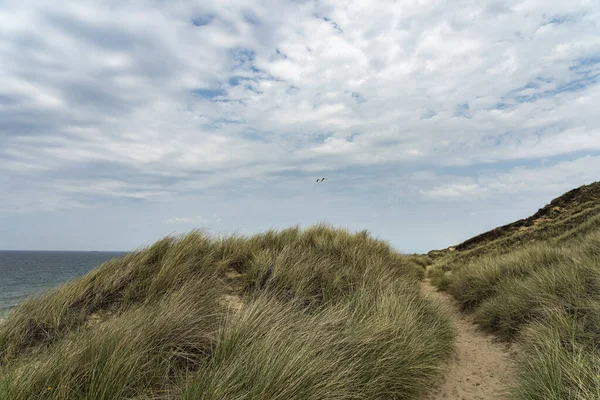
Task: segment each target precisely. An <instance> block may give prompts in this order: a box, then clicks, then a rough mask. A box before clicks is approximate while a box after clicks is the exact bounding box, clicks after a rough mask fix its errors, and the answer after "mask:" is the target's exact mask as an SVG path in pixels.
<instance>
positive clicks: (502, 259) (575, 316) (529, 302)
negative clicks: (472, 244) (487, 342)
mask: <svg viewBox="0 0 600 400" xmlns="http://www.w3.org/2000/svg"><path fill="white" fill-rule="evenodd" d="M590 221H591V222H589V221H588V222H587V224H583V225H582V226H583V229H584V231H583V232H582V231H579V232H578V234H575V235H572V237H571V239H570V240H568V241H563V242H562V244H560V243H558V242H557V238H556V237H552V236H550V237H548V238H547V240H538V241H533V242H530V243H529V244H527V245H524V246H522V247H521V248H519V249H517V250H515V251H512V252H500V253H499V252H497V251H490V253H489V254H484V255H480V256H479V257H475V258H470V260H469V261H468V262H465V263H462V262H460V259H461V258H460V255H459V256H458V257H456V256H454V255H447V256H446V258H445V259H442V260H438V263H437V265H436V266H435V267H434V271H435V272H434V273H433V275H434V277H435V279H433V281H434V282H435V283H436V284H437V285H438V287H440V288H442V289H445V290H447V291H448V292H449V293H450V294H452V295H453V296H454V297H455V298H456V299H457V300H458V301H459V303H460V305H461V306H462V308H463V309H464V310H465V311H467V312H473V313H474V316H475V320H476V322H477V323H478V324H479V325H480V326H481V327H482V328H484V329H485V330H487V331H490V332H493V333H496V334H497V335H498V336H500V337H501V338H503V339H504V340H507V341H511V340H518V341H520V342H521V343H522V344H523V348H524V357H523V361H522V362H521V364H520V370H519V376H518V386H517V387H516V388H515V389H514V396H515V398H517V399H528V400H533V399H540V400H542V399H544V400H549V399H556V400H559V399H561V400H562V399H590V400H591V399H600V230H597V229H589V225H590V224H593V223H595V221H594V220H593V219H591V220H590ZM577 231H578V230H577V229H576V230H575V232H577ZM562 238H564V237H562ZM562 238H561V239H562ZM457 260H458V261H457ZM448 271H449V272H448Z"/></svg>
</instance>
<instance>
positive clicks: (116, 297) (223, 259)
mask: <svg viewBox="0 0 600 400" xmlns="http://www.w3.org/2000/svg"><path fill="white" fill-rule="evenodd" d="M426 264H427V261H426V260H423V259H421V258H419V257H415V256H403V255H400V254H398V253H396V252H394V251H393V250H392V249H391V248H390V246H389V245H388V244H387V243H385V242H382V241H379V240H375V239H373V238H371V237H370V235H369V234H368V233H367V232H365V231H363V232H358V233H352V232H348V231H346V230H341V229H334V228H331V227H329V226H326V225H316V226H313V227H310V228H308V229H305V230H301V229H299V228H298V227H292V228H289V229H286V230H283V231H272V230H271V231H267V232H265V233H263V234H260V235H255V236H252V237H242V236H229V237H218V238H214V237H210V236H209V235H207V234H205V233H204V232H192V233H190V234H188V235H185V236H182V237H169V238H165V239H163V240H160V241H158V242H157V243H155V244H154V245H152V246H150V247H148V248H146V249H142V250H140V251H136V252H133V253H131V254H129V255H127V256H124V257H121V258H118V259H115V260H112V261H109V262H107V263H105V264H103V265H102V266H100V267H99V268H97V269H96V270H94V271H92V272H90V273H89V274H87V275H86V276H84V277H82V278H79V279H77V280H74V281H72V282H69V283H67V284H65V285H63V286H61V287H59V288H56V289H54V290H52V291H50V292H48V293H46V294H44V295H41V296H38V297H36V298H33V299H30V300H29V301H26V302H25V303H23V304H22V305H21V306H20V307H18V308H17V309H16V310H14V311H13V312H12V313H11V314H9V315H8V317H7V320H6V321H5V322H4V323H3V324H1V325H0V399H2V400H4V399H7V400H21V399H23V400H29V399H90V400H99V399H107V400H108V399H219V400H221V399H282V400H283V399H286V400H287V399H298V400H300V399H303V400H304V399H417V398H420V397H421V396H422V394H423V393H425V392H426V391H427V389H428V388H429V387H431V386H432V381H433V380H435V379H437V377H438V376H439V375H440V373H441V371H439V365H440V361H441V360H442V359H444V358H445V357H446V356H447V355H448V354H449V353H450V351H451V348H452V339H453V335H454V333H453V330H452V327H451V324H450V322H449V320H448V319H447V318H446V317H445V316H444V314H443V312H442V311H441V310H439V309H438V308H437V307H436V306H435V305H433V304H432V303H430V301H429V300H427V299H425V298H424V297H423V296H422V294H421V293H420V290H419V281H420V279H421V278H422V277H423V273H424V266H425V265H426ZM227 296H229V298H231V297H234V298H237V300H238V301H240V302H241V303H242V307H241V309H240V310H239V311H237V312H234V311H233V310H232V309H231V308H228V306H227V304H226V302H225V301H224V300H225V299H226V298H227Z"/></svg>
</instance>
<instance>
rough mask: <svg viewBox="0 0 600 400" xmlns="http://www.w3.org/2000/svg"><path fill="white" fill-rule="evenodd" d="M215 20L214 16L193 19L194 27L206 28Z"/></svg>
mask: <svg viewBox="0 0 600 400" xmlns="http://www.w3.org/2000/svg"><path fill="white" fill-rule="evenodd" d="M214 19H215V16H214V15H212V14H207V15H200V16H199V17H196V18H193V19H192V25H194V26H204V25H208V24H210V23H211V22H212V21H213V20H214Z"/></svg>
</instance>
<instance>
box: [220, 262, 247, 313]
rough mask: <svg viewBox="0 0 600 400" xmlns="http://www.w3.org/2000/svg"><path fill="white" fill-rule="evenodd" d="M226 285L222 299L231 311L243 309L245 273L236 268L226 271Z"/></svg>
mask: <svg viewBox="0 0 600 400" xmlns="http://www.w3.org/2000/svg"><path fill="white" fill-rule="evenodd" d="M225 279H226V283H227V285H226V287H225V294H224V295H223V297H222V299H221V301H222V303H223V305H225V306H226V307H227V308H228V309H229V311H231V312H233V313H236V312H238V311H240V310H241V309H242V306H243V305H244V303H243V301H242V296H241V295H240V294H241V293H242V289H243V275H242V274H240V273H239V272H237V271H236V270H234V269H230V270H228V271H227V272H225Z"/></svg>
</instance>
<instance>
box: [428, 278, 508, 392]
mask: <svg viewBox="0 0 600 400" xmlns="http://www.w3.org/2000/svg"><path fill="white" fill-rule="evenodd" d="M423 292H424V293H425V295H426V296H428V297H431V298H433V299H435V300H436V301H438V302H440V303H441V304H442V306H443V307H444V309H445V310H446V311H447V312H448V315H450V317H451V318H452V321H453V323H454V326H455V328H456V333H457V337H456V351H455V352H454V354H453V355H452V356H451V357H450V358H449V360H448V361H447V362H446V363H445V364H444V365H443V366H442V368H443V369H444V371H445V376H444V377H443V380H442V382H441V383H440V384H439V385H438V386H437V387H436V388H435V389H433V390H432V392H431V393H430V394H429V395H428V396H426V397H425V400H438V399H440V400H443V399H452V400H496V399H506V398H507V393H508V390H509V386H510V385H512V383H513V381H514V371H515V361H516V359H517V356H518V350H517V349H516V347H515V346H514V345H513V346H510V345H507V344H503V343H497V342H496V341H495V340H494V337H493V336H491V335H487V334H485V333H483V332H481V331H478V330H477V326H476V325H475V324H474V323H473V319H472V317H471V316H469V315H466V314H464V313H462V312H461V311H460V310H459V308H458V306H457V304H456V301H455V300H454V299H453V298H452V296H450V295H449V294H447V293H444V292H437V291H436V289H435V288H434V287H433V286H432V285H431V283H430V282H429V279H428V278H427V279H425V280H424V282H423Z"/></svg>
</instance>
